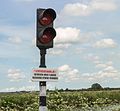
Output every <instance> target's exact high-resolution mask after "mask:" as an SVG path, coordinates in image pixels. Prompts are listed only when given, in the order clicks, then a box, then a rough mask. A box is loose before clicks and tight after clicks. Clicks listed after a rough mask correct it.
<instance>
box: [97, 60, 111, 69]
mask: <svg viewBox="0 0 120 111" xmlns="http://www.w3.org/2000/svg"><path fill="white" fill-rule="evenodd" d="M95 64H96V68H106V67H108V66H111V65H112V64H113V62H112V61H108V62H107V63H101V62H100V61H99V62H98V63H95Z"/></svg>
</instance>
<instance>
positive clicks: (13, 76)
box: [8, 69, 25, 81]
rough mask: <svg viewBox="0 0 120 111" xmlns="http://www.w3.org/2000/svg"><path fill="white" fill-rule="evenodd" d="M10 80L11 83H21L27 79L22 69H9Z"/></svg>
mask: <svg viewBox="0 0 120 111" xmlns="http://www.w3.org/2000/svg"><path fill="white" fill-rule="evenodd" d="M8 78H9V79H10V81H20V80H22V79H24V78H25V75H24V74H23V73H22V72H21V70H20V69H8Z"/></svg>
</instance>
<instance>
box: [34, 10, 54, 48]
mask: <svg viewBox="0 0 120 111" xmlns="http://www.w3.org/2000/svg"><path fill="white" fill-rule="evenodd" d="M55 18H56V12H55V11H54V10H53V9H51V8H48V9H41V8H39V9H37V33H36V36H37V37H36V45H37V47H38V48H39V49H48V48H53V39H54V38H55V36H56V31H55V29H54V28H53V22H54V20H55Z"/></svg>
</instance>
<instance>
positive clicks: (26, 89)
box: [1, 85, 38, 92]
mask: <svg viewBox="0 0 120 111" xmlns="http://www.w3.org/2000/svg"><path fill="white" fill-rule="evenodd" d="M37 89H38V88H37V86H35V85H30V86H22V87H10V88H5V89H2V90H1V92H16V91H36V90H37Z"/></svg>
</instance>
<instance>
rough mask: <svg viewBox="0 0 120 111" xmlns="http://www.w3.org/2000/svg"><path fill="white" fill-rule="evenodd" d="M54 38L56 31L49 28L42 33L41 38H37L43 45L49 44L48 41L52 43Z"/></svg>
mask: <svg viewBox="0 0 120 111" xmlns="http://www.w3.org/2000/svg"><path fill="white" fill-rule="evenodd" d="M55 36H56V31H55V30H54V29H53V28H51V27H49V28H46V29H45V30H44V32H43V35H41V37H39V41H40V42H41V43H43V44H47V43H49V42H50V41H52V40H53V39H54V38H55Z"/></svg>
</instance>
